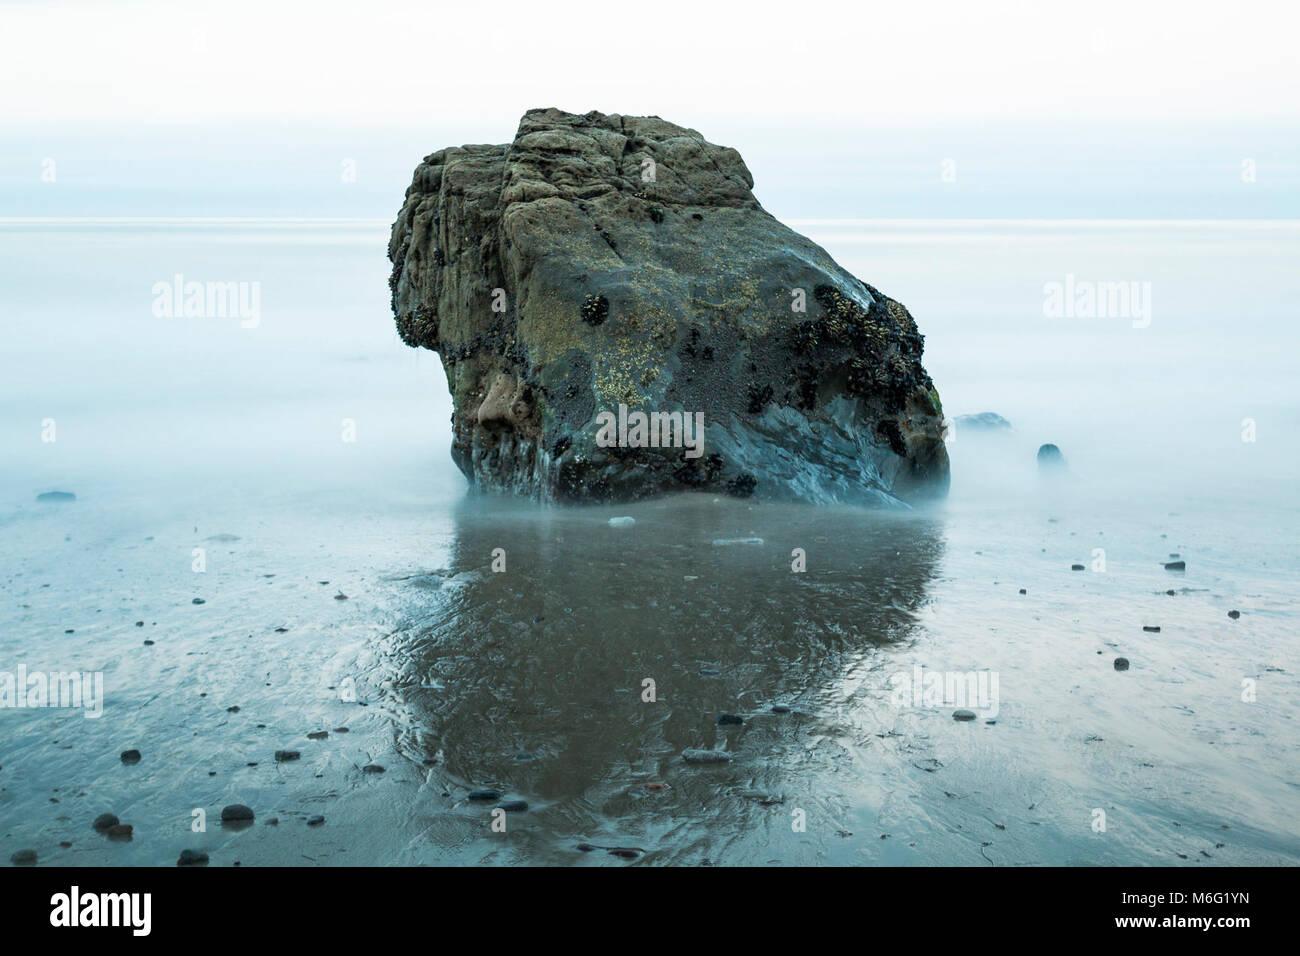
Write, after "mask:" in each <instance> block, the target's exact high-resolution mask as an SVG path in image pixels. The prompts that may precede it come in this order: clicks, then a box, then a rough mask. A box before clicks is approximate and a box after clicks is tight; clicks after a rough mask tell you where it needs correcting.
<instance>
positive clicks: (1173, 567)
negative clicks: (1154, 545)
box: [1165, 561, 1187, 571]
mask: <svg viewBox="0 0 1300 956" xmlns="http://www.w3.org/2000/svg"><path fill="white" fill-rule="evenodd" d="M1165 570H1166V571H1186V570H1187V562H1186V561H1169V562H1167V563H1166V564H1165Z"/></svg>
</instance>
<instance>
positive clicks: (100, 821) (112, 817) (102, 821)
mask: <svg viewBox="0 0 1300 956" xmlns="http://www.w3.org/2000/svg"><path fill="white" fill-rule="evenodd" d="M120 822H121V821H120V820H118V818H117V814H115V813H101V814H100V815H99V816H97V817H95V822H94V823H92V824H91V826H92V827H94V828H95V829H96V830H98V831H100V832H101V833H103V832H105V831H107V830H108V828H109V827H115V826H117V825H118V823H120Z"/></svg>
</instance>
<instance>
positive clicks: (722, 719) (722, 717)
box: [718, 714, 745, 727]
mask: <svg viewBox="0 0 1300 956" xmlns="http://www.w3.org/2000/svg"><path fill="white" fill-rule="evenodd" d="M744 722H745V718H744V717H740V716H738V715H736V714H719V715H718V723H719V724H720V725H722V726H724V727H725V726H735V725H737V724H743V723H744Z"/></svg>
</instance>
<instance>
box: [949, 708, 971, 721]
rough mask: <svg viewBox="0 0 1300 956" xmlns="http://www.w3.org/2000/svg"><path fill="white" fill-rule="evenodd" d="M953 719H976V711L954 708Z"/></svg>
mask: <svg viewBox="0 0 1300 956" xmlns="http://www.w3.org/2000/svg"><path fill="white" fill-rule="evenodd" d="M952 719H953V720H974V719H975V711H973V710H954V711H953V712H952Z"/></svg>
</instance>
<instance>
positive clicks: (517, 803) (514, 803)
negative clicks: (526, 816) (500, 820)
mask: <svg viewBox="0 0 1300 956" xmlns="http://www.w3.org/2000/svg"><path fill="white" fill-rule="evenodd" d="M496 808H497V809H498V810H504V811H505V812H506V813H523V812H524V811H525V810H527V809H528V801H527V800H506V801H505V802H504V803H498V804H497V807H496Z"/></svg>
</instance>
